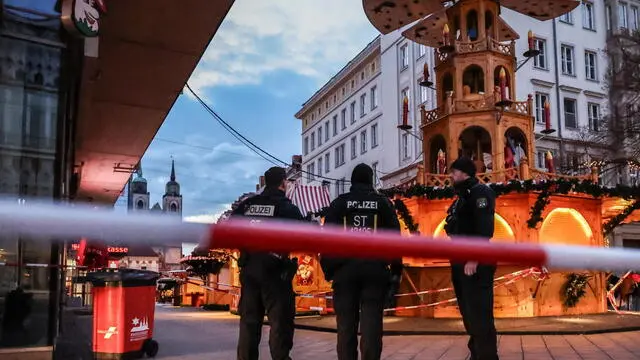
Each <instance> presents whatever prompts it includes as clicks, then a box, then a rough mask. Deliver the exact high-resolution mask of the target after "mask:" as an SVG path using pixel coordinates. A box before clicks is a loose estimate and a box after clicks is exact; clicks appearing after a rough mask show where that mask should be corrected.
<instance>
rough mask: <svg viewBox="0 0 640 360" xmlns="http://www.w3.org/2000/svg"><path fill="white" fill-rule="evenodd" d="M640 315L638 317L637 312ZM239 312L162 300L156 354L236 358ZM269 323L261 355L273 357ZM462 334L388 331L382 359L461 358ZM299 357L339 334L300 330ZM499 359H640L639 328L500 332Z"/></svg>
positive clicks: (181, 359) (327, 353)
mask: <svg viewBox="0 0 640 360" xmlns="http://www.w3.org/2000/svg"><path fill="white" fill-rule="evenodd" d="M639 321H640V318H639ZM237 324H238V318H237V317H235V316H233V315H230V314H228V313H216V312H206V311H199V310H193V309H179V308H167V307H162V306H159V307H158V308H157V311H156V326H155V336H154V337H155V338H156V339H157V340H158V341H159V342H160V353H159V354H158V357H157V359H162V360H196V359H198V360H200V359H219V360H233V359H235V347H236V341H237V335H238V326H237ZM268 330H269V328H268V327H266V326H265V329H264V335H263V338H262V339H263V340H262V346H261V351H260V359H265V360H266V359H270V356H269V350H268V346H267V343H268ZM466 341H467V339H466V337H464V336H388V337H385V339H384V353H383V357H382V358H383V359H384V360H409V359H415V360H436V359H437V360H463V359H466V358H467V348H466ZM292 358H293V359H295V360H298V359H304V360H331V359H336V356H335V334H332V333H320V332H311V331H303V330H297V331H296V335H295V346H294V349H293V353H292ZM500 359H501V360H511V359H518V360H522V359H524V360H528V359H531V360H574V359H575V360H600V359H603V360H612V359H613V360H635V359H640V332H626V333H610V334H601V335H586V336H583V335H558V336H537V335H526V336H509V335H505V336H501V337H500Z"/></svg>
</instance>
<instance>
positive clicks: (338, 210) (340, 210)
mask: <svg viewBox="0 0 640 360" xmlns="http://www.w3.org/2000/svg"><path fill="white" fill-rule="evenodd" d="M344 209H345V204H344V199H342V198H340V197H338V198H337V199H335V200H333V201H332V202H331V204H330V205H329V209H328V210H327V215H326V216H325V218H324V223H325V224H327V225H334V226H335V225H343V223H344V220H343V216H344Z"/></svg>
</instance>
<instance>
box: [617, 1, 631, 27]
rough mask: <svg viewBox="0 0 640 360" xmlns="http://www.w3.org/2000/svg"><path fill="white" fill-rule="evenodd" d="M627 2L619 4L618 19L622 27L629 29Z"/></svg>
mask: <svg viewBox="0 0 640 360" xmlns="http://www.w3.org/2000/svg"><path fill="white" fill-rule="evenodd" d="M627 19H628V17H627V4H625V3H619V4H618V21H619V22H620V29H628V28H629V21H628V20H627Z"/></svg>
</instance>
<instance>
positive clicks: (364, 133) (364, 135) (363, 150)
mask: <svg viewBox="0 0 640 360" xmlns="http://www.w3.org/2000/svg"><path fill="white" fill-rule="evenodd" d="M366 152H367V130H366V129H365V130H363V131H362V132H361V133H360V153H361V154H364V153H366Z"/></svg>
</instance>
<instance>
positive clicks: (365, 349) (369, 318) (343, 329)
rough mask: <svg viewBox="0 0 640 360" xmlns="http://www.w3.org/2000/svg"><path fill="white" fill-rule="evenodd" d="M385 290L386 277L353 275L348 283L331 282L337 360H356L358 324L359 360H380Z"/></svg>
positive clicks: (386, 289)
mask: <svg viewBox="0 0 640 360" xmlns="http://www.w3.org/2000/svg"><path fill="white" fill-rule="evenodd" d="M388 289H389V281H388V280H387V279H386V278H385V279H384V280H381V279H380V278H374V277H365V276H357V277H355V278H353V279H349V280H348V281H334V284H333V305H334V310H335V312H336V322H337V327H338V344H337V350H338V360H357V359H358V323H359V324H360V332H361V337H360V352H361V354H362V357H361V359H362V360H379V359H380V356H381V354H382V317H383V310H384V304H385V300H386V296H387V292H388Z"/></svg>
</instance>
